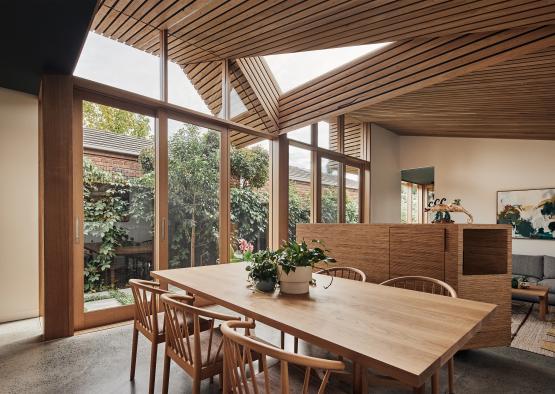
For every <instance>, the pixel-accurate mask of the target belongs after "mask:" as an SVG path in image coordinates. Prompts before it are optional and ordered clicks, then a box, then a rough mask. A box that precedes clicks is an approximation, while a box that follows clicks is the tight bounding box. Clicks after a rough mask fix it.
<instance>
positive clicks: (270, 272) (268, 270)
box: [246, 250, 278, 287]
mask: <svg viewBox="0 0 555 394" xmlns="http://www.w3.org/2000/svg"><path fill="white" fill-rule="evenodd" d="M246 270H247V271H248V272H249V276H248V277H249V282H251V283H252V284H255V285H256V284H257V283H259V282H270V283H274V287H275V284H277V281H278V277H277V264H276V252H272V251H270V250H261V251H258V252H256V253H253V254H252V259H251V261H250V263H249V265H247V267H246Z"/></svg>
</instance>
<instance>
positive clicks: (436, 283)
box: [380, 276, 457, 298]
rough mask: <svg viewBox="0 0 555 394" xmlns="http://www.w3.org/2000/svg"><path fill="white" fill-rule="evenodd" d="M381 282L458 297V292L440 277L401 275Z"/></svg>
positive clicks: (386, 284)
mask: <svg viewBox="0 0 555 394" xmlns="http://www.w3.org/2000/svg"><path fill="white" fill-rule="evenodd" d="M380 284H381V285H385V286H391V287H400V288H403V289H409V290H415V291H421V292H424V293H431V294H438V295H444V296H449V297H453V298H457V292H456V291H455V289H453V288H452V287H451V286H450V285H448V284H447V283H445V282H443V281H441V280H439V279H435V278H428V277H427V276H400V277H398V278H393V279H389V280H386V281H385V282H382V283H380Z"/></svg>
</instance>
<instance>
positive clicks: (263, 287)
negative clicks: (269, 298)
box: [256, 280, 276, 293]
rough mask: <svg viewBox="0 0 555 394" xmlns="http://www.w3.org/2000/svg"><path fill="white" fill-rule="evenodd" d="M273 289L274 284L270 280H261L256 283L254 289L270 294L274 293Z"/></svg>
mask: <svg viewBox="0 0 555 394" xmlns="http://www.w3.org/2000/svg"><path fill="white" fill-rule="evenodd" d="M275 288H276V283H275V282H274V281H271V280H261V281H260V282H256V289H257V290H260V291H263V292H265V293H270V292H272V291H274V289H275Z"/></svg>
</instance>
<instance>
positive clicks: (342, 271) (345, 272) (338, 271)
mask: <svg viewBox="0 0 555 394" xmlns="http://www.w3.org/2000/svg"><path fill="white" fill-rule="evenodd" d="M316 273H317V274H322V275H329V276H335V277H336V278H345V279H352V280H358V281H360V282H366V274H365V273H364V272H362V271H361V270H359V269H358V268H353V267H332V268H326V269H323V270H320V271H318V272H316Z"/></svg>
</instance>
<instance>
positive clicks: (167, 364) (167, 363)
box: [162, 354, 171, 394]
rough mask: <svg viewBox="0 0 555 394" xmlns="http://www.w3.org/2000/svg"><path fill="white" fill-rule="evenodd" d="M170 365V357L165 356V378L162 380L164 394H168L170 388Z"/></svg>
mask: <svg viewBox="0 0 555 394" xmlns="http://www.w3.org/2000/svg"><path fill="white" fill-rule="evenodd" d="M170 364H171V359H170V357H169V356H168V355H167V354H164V377H163V378H162V394H168V386H169V384H170Z"/></svg>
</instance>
